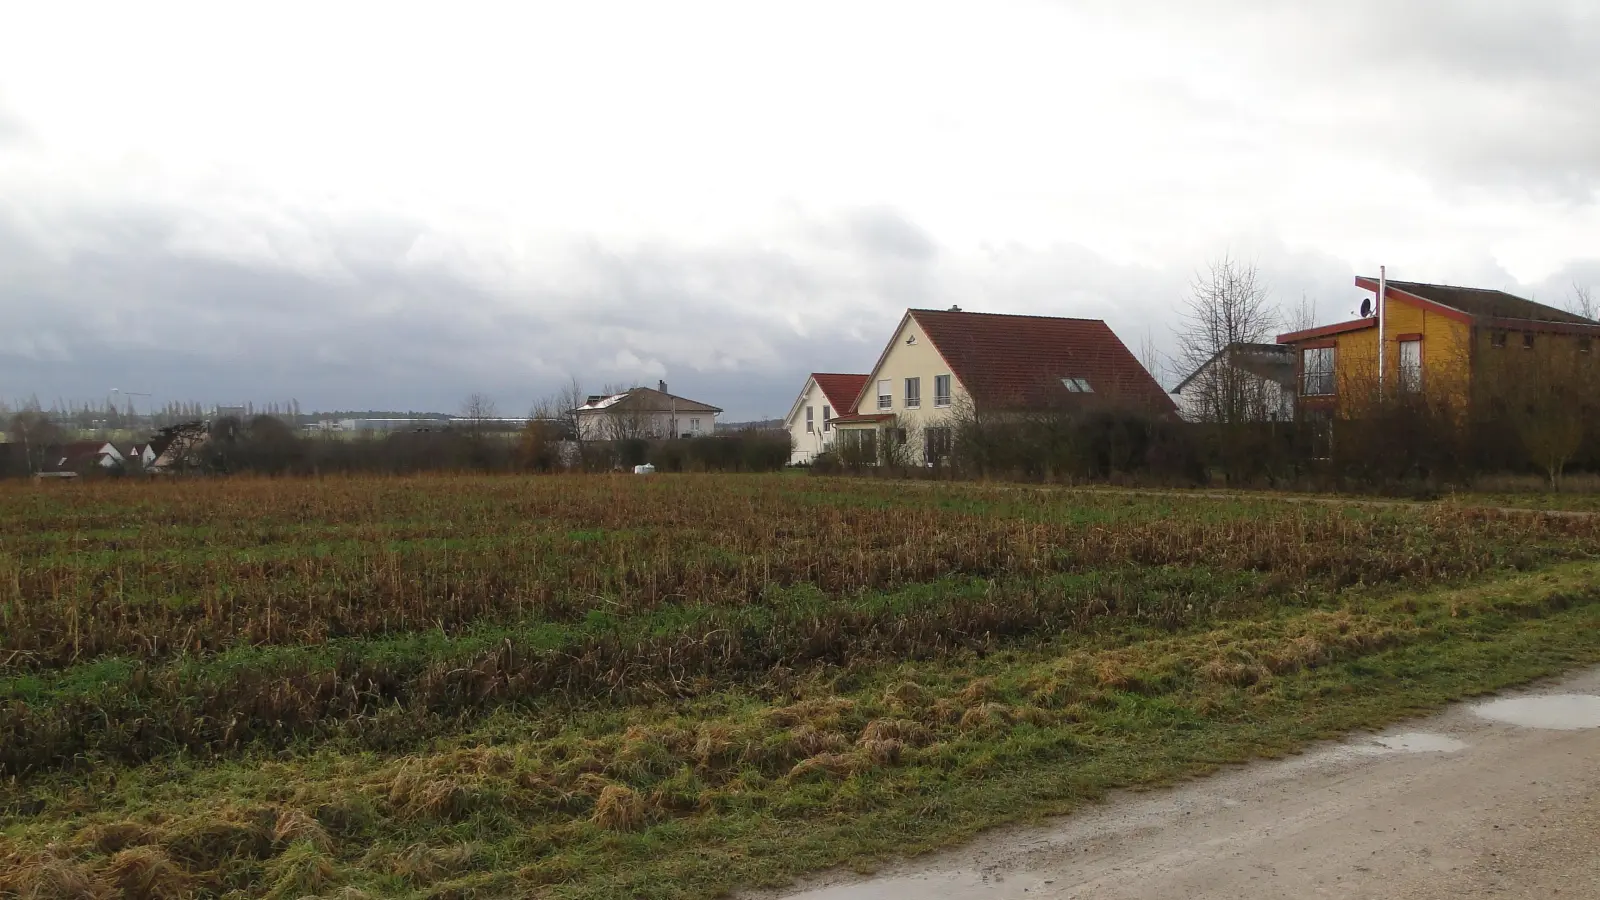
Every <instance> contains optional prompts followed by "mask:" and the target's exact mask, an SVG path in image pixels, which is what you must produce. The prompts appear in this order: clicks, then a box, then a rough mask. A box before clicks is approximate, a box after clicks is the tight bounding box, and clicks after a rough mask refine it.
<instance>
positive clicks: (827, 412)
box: [783, 372, 868, 466]
mask: <svg viewBox="0 0 1600 900" xmlns="http://www.w3.org/2000/svg"><path fill="white" fill-rule="evenodd" d="M867 377H868V376H866V375H843V374H839V373H836V372H812V373H811V375H810V377H808V378H806V386H805V388H804V389H802V390H801V391H800V396H799V397H798V398H796V399H795V401H794V406H792V407H790V408H789V415H788V417H786V418H785V419H784V420H783V424H784V427H785V428H787V429H788V430H789V446H790V448H792V449H791V450H790V451H789V465H791V466H797V465H803V464H805V463H809V462H811V460H812V459H814V458H816V455H817V454H818V453H821V452H822V451H824V450H826V449H828V448H829V447H831V446H832V445H833V420H834V417H835V416H837V415H840V414H846V413H848V412H849V411H850V410H852V409H854V408H855V405H856V396H857V395H859V394H860V393H861V388H862V387H863V386H864V385H866V383H867Z"/></svg>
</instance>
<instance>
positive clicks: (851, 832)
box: [0, 563, 1600, 900]
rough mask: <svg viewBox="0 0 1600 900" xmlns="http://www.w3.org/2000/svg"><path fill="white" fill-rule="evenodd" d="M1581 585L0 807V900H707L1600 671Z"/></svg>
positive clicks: (1243, 624)
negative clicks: (1581, 670) (337, 898)
mask: <svg viewBox="0 0 1600 900" xmlns="http://www.w3.org/2000/svg"><path fill="white" fill-rule="evenodd" d="M1597 584H1600V564H1595V563H1579V564H1569V565H1566V566H1561V567H1557V568H1553V569H1550V570H1548V571H1545V572H1542V573H1538V574H1531V575H1521V576H1516V577H1511V578H1506V579H1501V580H1498V581H1495V582H1492V583H1487V584H1481V585H1478V586H1474V587H1470V588H1464V589H1456V590H1437V591H1431V592H1425V593H1402V594H1393V593H1391V594H1388V595H1386V596H1376V595H1361V594H1354V593H1353V594H1350V595H1348V596H1347V597H1346V598H1345V599H1344V602H1343V603H1342V604H1341V605H1339V606H1337V607H1334V608H1320V609H1305V608H1283V609H1280V610H1278V611H1277V612H1274V613H1272V614H1267V615H1263V616H1261V617H1257V618H1252V619H1248V620H1241V621H1232V622H1227V623H1220V624H1217V623H1213V624H1211V625H1202V626H1199V627H1197V628H1195V629H1192V630H1189V631H1186V632H1181V633H1176V634H1175V633H1172V632H1170V631H1163V630H1159V629H1154V628H1150V627H1148V626H1146V625H1141V624H1138V623H1129V624H1128V625H1127V626H1126V627H1122V628H1119V629H1115V630H1109V631H1105V632H1100V633H1094V634H1067V635H1063V636H1062V637H1061V638H1060V639H1058V640H1056V641H1053V642H1049V643H1044V644H1039V645H1036V646H1031V647H1027V648H1017V649H1010V650H1000V651H998V652H987V653H980V652H973V653H970V654H962V655H956V656H951V657H945V658H939V659H932V660H927V661H914V662H904V663H898V664H882V663H880V664H878V665H875V666H871V667H866V668H852V667H851V666H848V665H847V666H844V667H842V668H830V669H827V670H825V671H821V672H814V673H812V674H810V675H807V676H804V677H797V678H796V679H795V681H794V683H793V685H792V686H791V687H790V688H789V689H788V693H787V694H786V695H784V696H770V695H758V694H756V693H753V692H751V691H749V690H745V689H730V690H727V691H722V692H717V693H713V694H709V695H706V696H702V697H698V698H696V699H694V700H692V701H689V702H680V703H676V704H671V703H662V704H658V705H652V706H643V707H633V708H628V709H615V710H598V711H593V712H589V713H582V714H578V715H556V714H549V715H543V716H511V715H505V716H500V717H495V718H491V719H490V720H489V721H486V722H484V723H482V724H481V725H480V726H478V727H477V728H475V729H474V730H472V731H470V732H468V733H465V734H462V735H459V736H457V737H454V738H451V739H449V740H448V741H442V742H438V743H436V744H435V745H434V746H432V747H430V748H429V749H428V750H426V751H425V752H417V753H410V754H405V755H383V754H377V753H349V752H345V753H341V752H338V751H336V750H332V749H327V748H323V749H319V750H302V751H288V752H277V753H267V752H264V751H263V752H260V753H258V754H256V755H247V756H244V757H241V758H236V759H230V760H224V761H214V762H202V761H198V760H193V759H185V758H183V757H181V756H180V757H176V758H171V759H164V760H160V761H157V762H152V763H149V764H145V765H141V766H128V767H119V766H114V765H106V766H100V767H97V768H95V769H94V770H93V771H91V772H88V773H79V774H71V773H57V774H54V775H49V776H46V777H41V778H39V779H34V780H30V781H27V782H22V783H11V784H5V785H0V810H3V813H0V896H6V895H8V892H10V893H16V894H19V895H22V896H37V897H45V896H67V895H71V896H116V895H119V894H120V895H123V896H143V897H149V898H156V897H168V896H170V897H178V896H220V895H224V894H228V893H230V892H235V891H237V892H239V893H238V894H236V896H250V897H263V896H271V897H280V896H281V897H299V896H305V895H317V894H321V895H331V894H335V893H339V892H343V896H346V897H351V896H357V895H358V894H361V893H365V894H370V895H375V896H377V895H381V896H402V897H433V898H441V900H443V898H466V897H495V896H512V895H515V896H530V895H531V896H546V897H556V898H572V900H579V898H584V900H587V898H600V897H645V898H663V900H665V898H682V897H704V896H712V895H716V894H718V893H722V892H726V891H729V890H732V889H735V888H737V887H740V886H757V885H775V884H781V883H784V882H786V881H787V880H789V879H791V878H793V877H794V876H796V875H800V874H803V873H806V872H810V871H815V870H817V869H821V868H826V867H830V866H838V865H855V866H858V867H865V866H870V865H872V864H874V863H875V862H877V861H880V860H882V859H884V858H886V857H889V856H896V855H902V854H908V853H917V852H922V851H925V850H929V849H933V848H935V847H938V846H942V845H945V844H948V843H951V842H954V841H959V840H961V839H963V838H966V837H968V836H970V835H972V834H974V833H975V832H977V831H978V830H980V829H983V828H988V827H992V826H994V825H998V824H1003V823H1007V822H1015V821H1019V820H1027V819H1033V818H1037V817H1040V816H1045V815H1052V814H1059V813H1064V812H1070V811H1071V810H1073V809H1075V808H1077V807H1079V806H1081V805H1082V804H1084V803H1088V802H1092V801H1094V800H1095V799H1097V798H1099V797H1101V796H1103V795H1104V794H1105V792H1107V791H1109V790H1113V789H1117V788H1127V787H1144V786H1151V785H1159V784H1166V783H1171V782H1173V781H1176V780H1179V779H1183V778H1187V777H1193V776H1197V775H1202V774H1205V773H1206V772H1208V771H1211V770H1214V769H1215V768H1217V767H1218V766H1222V765H1226V764H1230V763H1237V762H1243V761H1246V760H1249V759H1252V758H1257V757H1262V756H1276V755H1280V754H1284V753H1288V752H1292V751H1294V750H1296V749H1298V748H1300V747H1303V746H1305V745H1306V744H1307V743H1309V742H1312V741H1315V740H1318V739H1323V738H1328V737H1333V736H1336V735H1339V734H1341V733H1344V732H1347V731H1349V730H1352V729H1357V728H1363V727H1376V726H1381V725H1384V724H1387V723H1389V722H1392V721H1394V720H1396V719H1399V718H1402V717H1405V716H1409V715H1413V714H1416V713H1420V712H1423V711H1426V710H1429V709H1433V708H1435V707H1437V706H1438V705H1440V704H1442V703H1445V702H1447V701H1450V700H1453V699H1457V698H1460V697H1465V696H1471V695H1475V694H1480V693H1483V692H1487V691H1492V690H1495V689H1499V688H1503V687H1505V686H1508V685H1511V684H1516V683H1519V682H1523V681H1527V680H1529V679H1533V678H1537V677H1540V676H1546V675H1551V674H1555V673H1558V672H1560V671H1563V670H1565V669H1569V668H1571V667H1573V666H1576V665H1581V664H1587V663H1594V662H1597V661H1600V588H1597Z"/></svg>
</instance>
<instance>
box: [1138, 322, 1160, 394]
mask: <svg viewBox="0 0 1600 900" xmlns="http://www.w3.org/2000/svg"><path fill="white" fill-rule="evenodd" d="M1139 362H1140V363H1141V364H1143V365H1144V370H1145V371H1146V372H1149V373H1150V377H1151V378H1154V379H1155V380H1156V383H1158V384H1164V383H1165V382H1164V381H1163V379H1162V377H1161V376H1162V369H1163V368H1164V367H1163V366H1162V364H1161V352H1160V351H1159V350H1157V349H1156V338H1155V335H1154V334H1153V333H1151V331H1150V326H1148V325H1146V326H1145V329H1144V335H1143V336H1142V337H1140V338H1139Z"/></svg>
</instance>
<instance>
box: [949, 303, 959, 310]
mask: <svg viewBox="0 0 1600 900" xmlns="http://www.w3.org/2000/svg"><path fill="white" fill-rule="evenodd" d="M950 311H951V312H961V307H959V306H956V305H955V304H954V303H952V304H950Z"/></svg>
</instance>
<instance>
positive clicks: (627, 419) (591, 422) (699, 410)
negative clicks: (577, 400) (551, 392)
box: [573, 384, 722, 441]
mask: <svg viewBox="0 0 1600 900" xmlns="http://www.w3.org/2000/svg"><path fill="white" fill-rule="evenodd" d="M573 412H574V414H575V415H576V417H577V426H578V439H579V440H582V441H619V440H628V439H633V438H643V439H648V440H660V439H663V438H675V437H700V436H704V435H709V434H712V433H714V432H715V431H716V429H717V416H719V415H721V414H722V410H721V409H718V408H717V407H715V406H712V405H710V404H708V403H701V402H699V401H698V400H690V399H688V398H687V397H678V396H674V395H672V394H669V393H667V392H666V385H665V384H663V385H662V386H661V389H660V390H657V389H654V388H634V389H632V390H630V391H625V392H623V393H621V394H611V395H609V396H606V395H598V394H597V395H593V396H590V397H589V398H588V402H587V403H585V404H584V405H582V406H580V407H578V408H577V409H576V410H574V411H573Z"/></svg>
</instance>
